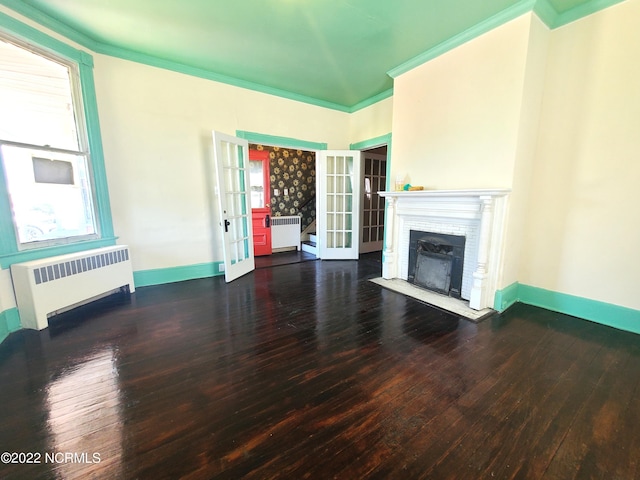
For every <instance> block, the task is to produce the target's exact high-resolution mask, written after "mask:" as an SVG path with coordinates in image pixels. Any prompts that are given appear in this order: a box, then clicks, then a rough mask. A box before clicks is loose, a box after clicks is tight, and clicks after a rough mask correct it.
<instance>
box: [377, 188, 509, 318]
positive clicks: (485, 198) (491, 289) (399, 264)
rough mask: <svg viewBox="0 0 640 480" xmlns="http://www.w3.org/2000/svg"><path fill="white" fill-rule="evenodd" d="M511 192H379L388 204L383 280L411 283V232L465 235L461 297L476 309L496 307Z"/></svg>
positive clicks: (480, 190)
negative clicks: (409, 266)
mask: <svg viewBox="0 0 640 480" xmlns="http://www.w3.org/2000/svg"><path fill="white" fill-rule="evenodd" d="M510 191H511V190H509V189H502V188H491V189H460V190H410V191H407V190H402V191H382V192H378V195H380V196H381V197H385V198H386V202H387V219H386V224H385V228H386V230H387V236H386V244H385V248H384V256H383V263H382V277H383V278H385V279H393V278H400V279H402V280H407V276H408V275H407V270H408V263H407V262H408V248H409V232H410V230H411V229H414V230H420V231H433V232H436V233H450V234H458V235H464V236H466V237H467V248H466V249H465V258H464V265H463V292H462V293H463V298H465V299H467V300H468V301H469V307H471V308H472V309H474V310H482V309H484V308H491V307H493V297H494V295H495V291H496V288H497V284H498V282H499V279H500V278H501V276H502V269H503V268H502V249H503V239H504V231H505V216H506V202H507V198H508V195H509V193H510ZM464 272H466V273H464ZM465 285H466V287H465ZM465 289H466V296H465Z"/></svg>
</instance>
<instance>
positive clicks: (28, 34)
mask: <svg viewBox="0 0 640 480" xmlns="http://www.w3.org/2000/svg"><path fill="white" fill-rule="evenodd" d="M5 1H7V0H1V1H0V3H4V2H5ZM0 28H3V29H5V30H7V31H9V32H11V35H13V36H15V37H19V38H20V39H22V40H24V41H26V42H28V43H35V44H37V45H38V46H40V47H42V48H45V49H47V50H49V51H50V52H52V53H55V54H56V55H61V56H63V57H65V58H67V59H69V60H73V61H74V62H78V63H80V64H82V65H86V66H88V67H92V66H93V59H91V56H90V55H88V54H86V53H85V52H82V51H81V50H78V49H77V48H73V47H72V46H70V45H68V44H66V43H64V42H61V41H60V40H57V39H55V38H53V37H50V36H49V35H47V34H46V33H43V32H41V31H40V30H37V29H35V28H33V27H30V26H29V25H26V24H24V23H22V22H21V21H20V20H16V19H15V18H13V17H10V16H9V15H5V14H4V13H2V12H0ZM86 57H89V59H87V58H86Z"/></svg>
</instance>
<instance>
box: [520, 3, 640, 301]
mask: <svg viewBox="0 0 640 480" xmlns="http://www.w3.org/2000/svg"><path fill="white" fill-rule="evenodd" d="M638 18H640V1H638V0H628V1H626V2H623V3H620V4H617V5H615V6H613V7H610V8H608V9H606V10H604V11H601V12H599V13H597V14H595V15H592V16H589V17H586V18H583V19H581V20H579V21H576V22H574V23H571V24H569V25H566V26H564V27H562V28H559V29H557V30H554V31H553V32H552V33H551V41H550V46H549V62H548V69H547V79H546V85H545V96H544V108H543V111H542V119H541V126H540V137H539V142H538V148H537V154H536V168H535V171H534V176H533V188H532V195H531V203H530V211H531V213H530V215H529V221H528V224H529V229H528V232H527V236H526V237H527V238H528V241H527V242H526V254H525V256H524V258H523V260H524V264H523V268H522V272H521V275H520V282H521V283H525V284H528V285H532V286H536V287H540V288H544V289H548V290H553V291H557V292H562V293H567V294H572V295H577V296H580V297H586V298H591V299H594V300H599V301H602V302H606V303H612V304H616V305H621V306H625V307H629V308H633V309H640V295H639V294H638V291H637V290H638V289H637V285H638V282H637V279H636V273H637V271H638V270H640V255H638V245H640V214H639V213H638V206H639V205H640V187H639V186H640V161H638V152H640V134H639V132H640V88H639V85H640V30H639V29H638V26H637V19H638Z"/></svg>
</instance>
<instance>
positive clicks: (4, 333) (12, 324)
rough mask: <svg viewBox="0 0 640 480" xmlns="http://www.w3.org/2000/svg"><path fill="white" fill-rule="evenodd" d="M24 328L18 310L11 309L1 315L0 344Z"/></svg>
mask: <svg viewBox="0 0 640 480" xmlns="http://www.w3.org/2000/svg"><path fill="white" fill-rule="evenodd" d="M21 328H22V325H21V324H20V314H19V313H18V309H17V308H10V309H9V310H5V311H4V312H1V313H0V342H2V341H3V340H4V339H5V338H7V337H8V336H9V334H10V333H12V332H17V331H18V330H20V329H21Z"/></svg>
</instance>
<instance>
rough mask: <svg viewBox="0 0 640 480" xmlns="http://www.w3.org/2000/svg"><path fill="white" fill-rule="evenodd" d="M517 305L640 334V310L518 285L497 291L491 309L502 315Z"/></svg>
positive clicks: (514, 284)
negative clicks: (540, 308) (533, 307)
mask: <svg viewBox="0 0 640 480" xmlns="http://www.w3.org/2000/svg"><path fill="white" fill-rule="evenodd" d="M516 302H522V303H526V304H527V305H533V306H536V307H542V308H546V309H547V310H551V311H554V312H558V313H564V314H567V315H571V316H573V317H578V318H583V319H585V320H590V321H592V322H597V323H600V324H602V325H607V326H609V327H613V328H617V329H619V330H625V331H627V332H632V333H640V310H634V309H632V308H628V307H622V306H620V305H614V304H611V303H605V302H600V301H598V300H592V299H590V298H584V297H578V296H575V295H569V294H566V293H559V292H554V291H552V290H545V289H544V288H538V287H532V286H530V285H523V284H520V283H517V282H516V283H513V284H511V285H509V286H508V287H506V288H504V289H502V290H499V291H497V292H496V295H495V298H494V308H495V309H496V310H498V311H500V312H502V311H504V310H506V309H507V308H508V307H510V306H511V305H513V304H514V303H516Z"/></svg>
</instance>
